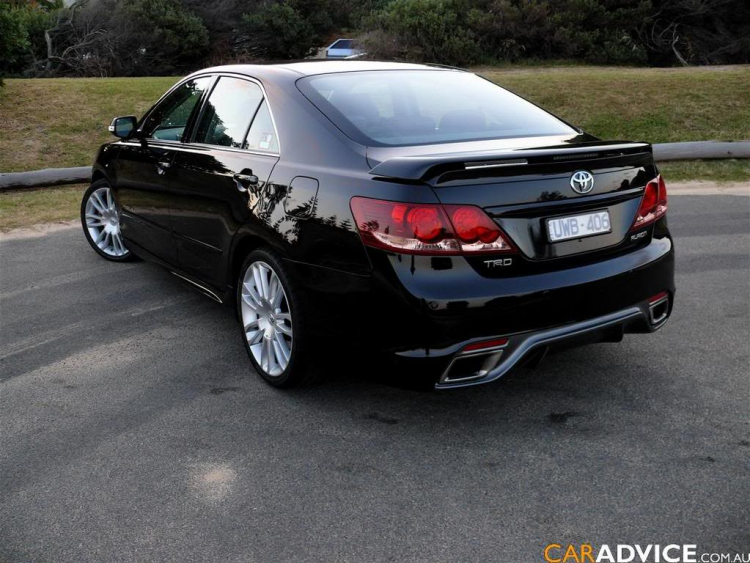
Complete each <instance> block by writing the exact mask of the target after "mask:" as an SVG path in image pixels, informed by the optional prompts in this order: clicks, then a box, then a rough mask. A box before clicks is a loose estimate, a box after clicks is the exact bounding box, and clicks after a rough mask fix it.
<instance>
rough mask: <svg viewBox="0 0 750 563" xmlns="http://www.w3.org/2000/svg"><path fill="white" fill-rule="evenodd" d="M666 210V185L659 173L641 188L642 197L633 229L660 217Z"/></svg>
mask: <svg viewBox="0 0 750 563" xmlns="http://www.w3.org/2000/svg"><path fill="white" fill-rule="evenodd" d="M666 212H667V185H666V184H665V183H664V178H662V177H661V175H659V176H657V177H656V178H654V179H653V180H651V181H650V182H649V183H648V184H646V188H645V189H644V190H643V199H641V206H640V207H639V208H638V213H637V215H636V216H635V221H634V222H633V227H632V228H633V229H638V228H640V227H643V226H645V225H648V224H649V223H652V222H653V221H656V220H657V219H659V218H660V217H663V216H664V214H665V213H666Z"/></svg>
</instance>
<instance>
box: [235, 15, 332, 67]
mask: <svg viewBox="0 0 750 563" xmlns="http://www.w3.org/2000/svg"><path fill="white" fill-rule="evenodd" d="M242 30H243V32H244V34H245V35H246V36H247V37H248V39H247V41H246V48H247V51H248V53H249V54H250V55H251V56H252V57H253V58H266V59H301V58H304V57H306V56H307V55H309V54H310V53H311V52H312V50H313V49H314V48H315V47H317V46H318V44H319V42H320V41H321V37H320V34H319V33H318V32H316V29H315V27H314V26H313V24H312V23H311V22H310V21H309V20H308V19H307V18H306V17H305V15H304V14H303V13H302V11H301V10H299V9H297V8H295V6H293V5H292V4H291V3H289V2H272V3H270V4H265V5H263V6H261V7H260V8H259V9H258V10H257V11H256V12H254V13H251V14H246V15H245V16H244V17H243V19H242Z"/></svg>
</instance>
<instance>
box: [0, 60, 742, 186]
mask: <svg viewBox="0 0 750 563" xmlns="http://www.w3.org/2000/svg"><path fill="white" fill-rule="evenodd" d="M478 70H479V71H480V72H481V73H482V74H483V75H485V76H487V77H488V78H490V79H491V80H494V81H495V82H497V83H499V84H501V85H502V86H505V87H507V88H509V89H511V90H513V91H515V92H517V93H519V94H521V95H523V96H525V97H527V98H528V99H530V100H532V101H533V102H536V103H538V104H539V105H541V106H542V107H544V108H547V109H549V110H550V111H552V112H554V113H556V114H558V115H560V116H561V117H563V118H564V119H567V120H568V121H570V122H572V123H575V124H576V125H579V126H581V127H583V128H584V129H586V130H587V131H589V132H591V133H593V134H594V135H597V136H599V137H601V138H604V139H630V140H638V141H648V142H652V143H659V142H670V141H695V140H739V139H748V138H750V96H748V92H750V66H735V67H700V68H687V69H683V68H680V69H634V68H609V67H580V66H579V67H575V66H565V67H558V68H535V67H532V68H528V67H524V68H522V69H518V68H513V67H501V68H483V69H478ZM176 80H177V78H175V77H158V78H59V79H36V80H20V79H9V80H6V81H5V82H6V85H5V87H4V88H0V172H15V171H22V170H36V169H40V168H51V167H63V166H84V165H88V164H91V162H92V160H93V158H94V155H95V153H96V149H97V147H98V145H100V144H101V143H103V142H105V141H107V140H110V139H112V137H111V136H110V135H109V133H108V132H107V125H109V122H110V121H111V119H112V117H114V116H117V115H129V114H134V115H138V116H141V115H142V114H143V112H144V111H145V110H146V109H148V108H149V107H150V106H151V104H152V103H153V102H154V101H155V100H156V99H158V98H159V96H161V94H162V93H164V91H165V90H166V89H167V88H169V86H171V85H172V84H174V83H175V81H176ZM663 168H664V172H665V175H666V176H667V177H668V178H669V179H674V180H677V179H679V180H685V179H710V180H718V181H725V180H734V181H737V180H750V166H748V164H747V161H745V162H742V161H721V162H686V163H671V164H668V165H664V166H663Z"/></svg>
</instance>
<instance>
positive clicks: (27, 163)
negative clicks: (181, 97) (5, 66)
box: [0, 77, 177, 172]
mask: <svg viewBox="0 0 750 563" xmlns="http://www.w3.org/2000/svg"><path fill="white" fill-rule="evenodd" d="M176 81H177V78H174V77H171V78H170V77H157V78H49V79H48V78H43V79H34V80H20V79H8V80H6V81H5V86H4V87H2V88H0V171H2V172H17V171H23V170H38V169H40V168H58V167H66V166H86V165H89V164H91V163H92V162H93V160H94V157H95V156H96V150H97V148H98V147H99V145H101V144H102V143H104V142H106V141H109V140H112V139H113V137H112V135H110V134H109V133H108V132H107V126H108V125H109V123H110V122H111V121H112V118H113V117H115V116H118V115H138V116H140V115H142V114H143V113H144V112H145V111H146V110H147V109H148V108H149V107H151V105H152V104H153V103H154V102H155V101H156V100H157V99H158V98H159V97H160V96H161V95H162V94H163V93H164V92H165V91H166V90H167V89H168V88H169V87H170V86H171V85H172V84H174V83H175V82H176Z"/></svg>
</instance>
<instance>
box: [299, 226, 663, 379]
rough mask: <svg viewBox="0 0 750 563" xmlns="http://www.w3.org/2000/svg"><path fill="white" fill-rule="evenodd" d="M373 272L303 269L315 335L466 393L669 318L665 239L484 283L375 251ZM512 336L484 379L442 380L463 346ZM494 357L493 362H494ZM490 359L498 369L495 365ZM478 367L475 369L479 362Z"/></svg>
mask: <svg viewBox="0 0 750 563" xmlns="http://www.w3.org/2000/svg"><path fill="white" fill-rule="evenodd" d="M371 259H372V261H373V266H374V271H373V274H372V275H371V276H353V275H347V274H343V273H341V272H333V271H324V270H323V269H321V268H307V269H305V270H301V271H300V276H299V279H304V280H305V281H306V282H307V284H306V285H307V289H308V290H309V291H311V295H310V296H309V297H310V298H309V302H310V303H311V305H312V304H314V306H315V309H316V313H315V314H314V315H313V317H314V318H315V320H316V321H318V322H319V323H320V325H321V329H320V330H318V331H317V332H318V334H320V335H321V336H324V337H326V338H329V337H330V335H331V334H332V332H335V331H337V330H340V329H341V328H342V327H344V328H345V331H344V333H343V334H342V336H343V337H344V338H347V339H350V340H351V339H354V340H357V341H360V342H361V343H363V344H366V345H367V346H368V347H370V348H374V349H377V350H380V351H384V352H388V353H389V354H391V355H392V357H393V358H394V359H396V360H397V361H398V362H399V363H406V364H410V365H413V367H414V370H415V371H423V370H427V371H428V372H429V373H434V374H435V378H436V379H437V378H438V377H439V376H440V374H443V378H442V380H441V382H440V383H439V384H438V385H439V387H441V388H444V387H462V386H465V385H476V384H479V383H486V382H488V381H492V380H494V379H497V378H499V377H502V375H503V374H505V373H506V372H507V371H508V370H509V369H510V368H512V367H513V366H515V365H517V363H518V362H519V361H521V360H523V359H524V358H525V357H528V356H529V354H531V353H532V352H533V351H534V350H538V349H543V348H544V347H546V346H551V345H556V344H558V343H562V342H565V343H566V344H567V343H569V342H570V341H574V340H576V339H577V338H578V337H584V336H588V337H595V338H596V337H599V338H598V339H599V340H609V341H612V340H617V339H618V338H619V337H621V336H622V334H623V333H631V332H641V333H642V332H652V331H654V330H656V329H658V328H659V327H661V326H662V324H663V323H664V322H665V321H666V319H667V317H668V316H669V314H670V313H671V307H672V301H673V296H674V291H675V288H674V248H673V245H672V241H671V238H670V237H669V235H668V233H664V234H663V235H662V236H661V237H660V238H653V239H652V240H651V241H649V243H647V244H645V245H644V246H642V247H641V248H639V249H636V250H633V251H632V252H628V253H625V254H621V255H618V256H615V257H611V258H610V259H605V260H601V259H600V260H597V261H592V262H590V263H586V264H582V265H578V266H574V267H569V268H567V269H561V270H556V271H549V272H545V273H535V274H532V275H517V276H509V277H505V278H494V279H493V278H488V277H486V276H483V275H481V274H480V273H479V272H477V271H476V269H475V268H473V267H472V265H471V264H469V263H468V262H467V261H466V260H465V259H464V258H462V257H456V258H451V259H448V260H446V259H445V258H443V259H440V260H434V259H432V258H430V257H424V256H415V257H412V256H406V255H394V254H388V253H385V252H381V251H377V252H372V253H371ZM661 293H665V294H666V296H667V297H668V301H667V306H666V307H662V308H661V309H660V311H658V313H659V315H658V318H656V319H655V321H654V320H652V319H651V316H650V315H651V312H650V310H649V299H650V298H652V297H653V296H656V295H658V294H661ZM496 337H504V338H508V343H507V345H506V346H505V347H503V348H502V350H496V352H497V351H501V352H502V353H501V354H498V355H497V357H496V358H494V359H492V361H490V362H489V363H488V366H489V367H488V369H487V373H486V374H484V375H483V376H482V377H476V378H474V377H472V379H471V381H452V382H449V381H447V379H450V377H448V378H446V377H445V373H446V368H447V367H448V366H449V365H450V364H451V363H453V362H458V361H463V360H459V359H458V356H459V353H460V352H461V350H462V349H463V347H464V346H466V345H467V344H471V343H473V342H478V341H483V340H488V339H493V338H496ZM494 360H497V362H494ZM493 362H494V363H493ZM480 367H481V366H480Z"/></svg>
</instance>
